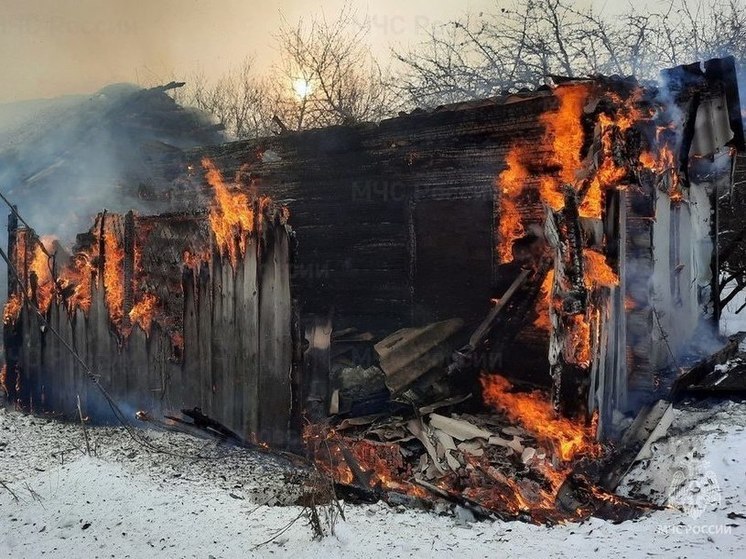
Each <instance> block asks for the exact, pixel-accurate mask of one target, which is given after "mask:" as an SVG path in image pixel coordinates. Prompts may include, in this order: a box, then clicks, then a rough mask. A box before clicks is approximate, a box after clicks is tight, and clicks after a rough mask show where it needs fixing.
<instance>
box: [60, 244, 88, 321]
mask: <svg viewBox="0 0 746 559" xmlns="http://www.w3.org/2000/svg"><path fill="white" fill-rule="evenodd" d="M94 272H95V268H94V267H93V265H92V264H91V255H90V254H88V253H85V252H81V253H78V254H76V255H75V256H74V257H73V259H72V262H71V263H70V265H69V266H67V267H65V268H63V269H62V271H61V274H60V278H59V280H58V283H59V284H60V286H61V288H62V291H63V292H64V291H66V290H68V289H72V293H71V294H70V295H69V296H68V298H67V308H68V310H69V311H70V312H71V313H73V312H75V310H76V309H81V310H82V311H83V312H84V313H85V314H88V311H89V310H91V286H92V284H93V281H92V279H93V273H94Z"/></svg>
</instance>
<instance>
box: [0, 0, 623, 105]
mask: <svg viewBox="0 0 746 559" xmlns="http://www.w3.org/2000/svg"><path fill="white" fill-rule="evenodd" d="M580 1H581V2H582V3H584V4H585V3H587V0H580ZM344 3H345V0H325V1H320V2H309V1H303V0H279V1H272V0H212V1H211V0H25V1H24V0H0V14H1V15H0V72H1V74H0V76H2V77H1V78H0V80H1V81H0V103H2V102H5V101H13V100H19V99H32V98H41V97H52V96H57V95H62V94H69V93H89V92H93V91H95V90H97V89H99V88H100V87H102V86H104V85H106V84H108V83H113V82H123V81H126V82H134V83H140V84H143V85H151V84H153V83H163V82H167V81H170V80H171V79H185V78H187V77H188V76H189V74H191V73H193V72H194V71H195V70H201V71H202V72H203V73H204V74H205V75H207V76H208V77H215V76H218V75H220V74H221V73H223V72H224V71H226V70H228V69H230V68H231V67H235V66H237V65H238V64H240V62H241V61H242V60H243V59H244V58H245V57H246V56H247V55H253V56H255V57H256V59H257V60H258V63H259V65H260V66H261V65H263V66H265V67H266V66H269V65H271V63H272V61H273V60H274V59H275V57H276V52H275V50H274V49H273V46H272V43H273V33H274V32H275V31H276V29H277V27H278V25H279V24H280V22H281V17H282V16H281V14H282V15H284V16H285V17H286V18H287V19H288V20H289V21H291V22H295V21H296V20H297V19H298V18H299V17H301V16H303V15H307V16H311V15H314V14H320V13H321V12H322V10H323V12H324V13H326V14H327V15H328V16H331V17H334V15H335V14H336V12H337V11H338V10H339V9H340V8H341V7H342V6H343V5H344ZM593 3H594V5H596V6H597V7H598V8H604V7H605V6H606V5H607V3H608V5H612V6H613V5H615V3H614V2H608V0H600V1H594V2H593ZM350 4H352V6H354V7H355V9H356V10H357V13H358V14H360V16H361V17H364V16H365V14H366V13H367V15H368V17H369V18H370V22H371V29H370V41H371V45H372V48H373V49H374V52H375V53H376V55H377V56H379V57H380V58H381V59H384V58H386V57H387V56H388V52H389V49H390V48H391V47H400V48H401V47H406V46H407V45H410V44H411V45H414V44H416V43H417V42H419V41H420V40H421V39H422V38H423V35H422V30H423V29H424V28H429V27H430V26H432V25H433V24H437V23H441V22H446V21H449V20H451V19H454V18H457V17H459V16H462V15H463V14H465V13H466V12H467V11H471V12H472V13H478V12H479V11H481V10H488V9H491V8H492V9H494V6H495V4H496V0H465V1H461V2H453V1H445V0H351V1H350Z"/></svg>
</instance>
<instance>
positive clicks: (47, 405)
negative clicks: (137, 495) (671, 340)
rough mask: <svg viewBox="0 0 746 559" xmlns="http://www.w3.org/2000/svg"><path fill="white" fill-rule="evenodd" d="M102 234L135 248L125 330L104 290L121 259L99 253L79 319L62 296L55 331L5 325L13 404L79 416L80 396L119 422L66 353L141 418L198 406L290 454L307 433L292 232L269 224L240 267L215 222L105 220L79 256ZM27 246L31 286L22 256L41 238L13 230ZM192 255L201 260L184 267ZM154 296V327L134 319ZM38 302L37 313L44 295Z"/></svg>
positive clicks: (82, 240)
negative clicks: (296, 408)
mask: <svg viewBox="0 0 746 559" xmlns="http://www.w3.org/2000/svg"><path fill="white" fill-rule="evenodd" d="M97 230H99V231H102V232H103V231H112V232H114V234H115V235H116V236H117V239H118V241H119V245H120V246H122V247H124V255H123V259H124V262H123V266H122V269H121V271H122V277H121V278H120V279H121V280H122V282H123V284H124V297H123V318H122V321H121V323H115V321H114V320H113V319H112V313H111V311H110V309H109V308H108V306H107V300H106V293H107V289H108V286H107V285H106V284H105V282H104V280H103V277H104V271H103V270H104V268H103V267H104V263H105V261H106V259H107V258H112V257H113V256H112V255H111V254H108V253H107V252H106V251H107V249H106V246H105V244H104V243H100V247H101V251H100V252H96V251H95V250H92V251H91V252H92V253H93V254H95V255H96V260H95V266H96V268H97V269H96V270H94V271H93V274H92V287H91V291H90V309H88V310H87V311H86V310H83V309H81V308H76V309H72V310H70V300H69V299H67V298H66V295H65V293H64V292H63V293H60V294H59V295H56V296H55V297H54V299H53V301H52V303H51V304H50V305H49V307H48V309H47V310H46V311H45V313H44V314H45V317H46V320H47V321H48V323H49V326H50V327H51V328H46V327H44V325H43V323H42V321H41V320H40V319H39V317H38V316H37V315H36V313H35V312H34V310H33V309H32V308H30V307H29V305H28V304H24V305H23V306H22V307H21V310H20V314H19V316H18V318H17V319H16V320H15V321H13V322H11V323H10V324H8V323H6V328H5V347H6V358H7V369H6V379H5V388H6V390H7V392H8V394H9V396H10V401H15V402H18V403H19V404H21V405H22V406H24V407H27V408H31V409H33V410H34V411H50V412H56V413H61V414H64V415H67V416H71V417H72V416H74V415H76V414H77V408H76V405H77V401H76V400H77V396H78V395H79V396H80V398H81V400H82V405H83V409H84V411H85V412H86V413H88V414H90V415H91V417H93V418H94V419H98V420H107V419H110V418H112V410H111V409H110V407H109V404H108V403H107V401H106V400H105V398H104V397H103V395H102V393H101V392H100V391H99V390H98V389H97V388H96V387H95V386H94V384H93V383H92V382H91V380H90V379H89V378H86V375H85V373H84V371H83V369H82V368H81V367H80V366H79V365H78V363H77V362H76V361H75V358H74V357H73V355H72V353H71V352H69V351H68V350H67V349H66V348H65V347H64V345H65V343H67V344H69V345H70V346H71V347H72V348H74V350H75V351H76V352H77V353H78V354H79V355H80V357H81V358H82V359H83V360H84V361H85V362H86V363H87V364H88V365H89V366H90V367H91V369H92V370H93V372H94V373H95V374H96V375H98V382H99V383H100V384H101V386H102V387H103V388H104V389H105V390H106V391H107V392H108V393H109V394H110V395H111V396H112V398H113V399H114V400H115V401H116V402H117V403H118V404H119V405H120V407H122V410H123V411H124V412H125V413H127V414H128V415H130V416H131V415H132V414H134V412H135V411H136V410H144V411H147V412H150V413H153V414H158V415H160V414H168V413H174V412H176V413H177V414H178V412H179V410H180V409H183V408H193V407H199V408H201V409H202V411H203V412H204V413H205V414H207V415H209V416H211V417H213V418H215V419H217V420H218V421H220V422H222V423H223V424H225V425H227V426H228V427H229V428H231V429H233V430H234V431H236V432H237V433H240V434H242V435H243V436H245V437H247V438H249V437H251V438H255V439H258V440H260V441H266V442H269V443H272V444H276V445H282V444H285V443H286V442H287V440H288V436H289V434H291V433H292V432H293V431H294V430H295V429H296V428H297V425H291V414H292V411H293V410H292V405H293V402H292V389H291V384H292V383H293V382H295V380H294V379H292V378H291V373H292V358H293V345H292V344H293V335H292V328H291V322H292V312H293V309H292V304H291V295H290V257H291V252H292V250H291V234H290V230H289V228H288V227H287V226H286V225H285V224H284V222H283V221H282V220H281V219H280V218H279V217H277V216H275V217H272V218H271V219H267V218H265V219H264V220H263V221H262V226H261V230H257V231H256V232H255V234H252V235H251V236H250V237H249V244H248V247H247V249H246V252H245V254H244V255H243V256H242V257H241V258H239V260H238V262H237V263H236V265H235V268H234V266H233V265H232V264H231V262H230V261H229V259H228V258H227V257H224V256H222V255H221V251H220V250H219V248H218V247H217V246H216V244H215V239H214V235H212V233H211V229H210V225H209V222H208V219H207V216H206V215H205V214H199V215H165V216H159V217H142V218H141V217H134V216H132V214H128V215H127V216H120V215H112V214H102V215H99V217H98V219H97V222H96V225H95V226H94V228H93V229H92V230H91V232H90V233H88V234H86V235H81V236H79V243H78V245H77V247H76V248H77V249H78V250H82V249H84V248H86V249H87V248H91V245H92V243H99V240H100V237H97V235H96V231H97ZM19 236H24V237H25V238H26V242H24V243H22V245H16V246H15V247H14V246H11V247H10V248H11V251H10V252H11V254H14V255H15V261H16V262H17V263H18V264H19V265H20V267H19V270H20V273H21V274H22V275H23V276H25V279H26V280H28V277H29V274H28V262H29V260H30V258H29V255H28V254H24V253H19V248H20V251H22V252H26V251H27V250H30V249H29V247H31V249H33V247H34V240H33V233H32V232H31V231H28V230H18V231H13V232H12V234H11V236H10V237H11V244H12V243H14V241H15V240H16V239H17V238H18V237H19ZM187 252H189V253H190V254H192V255H194V256H195V258H194V259H192V260H191V261H190V262H187V263H185V262H184V255H185V253H187ZM24 264H25V265H24ZM107 281H108V279H107ZM33 283H34V282H33V281H32V282H30V283H28V282H27V283H26V285H30V284H33ZM13 285H14V284H13ZM146 293H147V294H151V295H154V296H155V297H156V298H157V301H158V303H157V306H156V308H155V309H154V311H153V314H152V323H151V325H149V327H148V326H144V325H138V324H136V323H135V322H134V321H133V320H131V319H130V317H129V313H130V311H131V310H132V308H133V306H134V305H135V304H136V303H137V302H138V301H140V300H141V299H142V297H143V295H144V294H146ZM29 295H30V297H31V299H32V300H34V301H35V302H38V296H37V295H38V293H37V291H36V290H35V289H33V288H32V289H31V293H30V294H29ZM6 322H7V321H6ZM52 329H53V330H54V331H55V332H58V333H59V334H60V336H61V338H62V340H64V342H63V341H61V340H60V339H59V338H58V337H57V336H56V335H54V332H52V331H51V330H52ZM296 434H297V431H296Z"/></svg>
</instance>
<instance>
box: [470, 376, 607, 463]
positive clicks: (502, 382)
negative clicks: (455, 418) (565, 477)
mask: <svg viewBox="0 0 746 559" xmlns="http://www.w3.org/2000/svg"><path fill="white" fill-rule="evenodd" d="M480 381H481V383H482V397H483V398H484V402H485V403H486V404H487V405H489V406H492V407H494V408H495V409H497V410H499V411H501V412H503V413H504V414H505V415H506V416H507V417H508V418H509V419H510V420H512V421H515V422H517V423H519V424H521V425H522V426H523V427H524V428H525V429H526V430H527V431H529V432H531V433H533V434H535V435H536V437H537V438H538V439H539V440H541V441H542V442H544V443H545V444H548V445H550V446H551V447H552V448H553V449H554V451H555V452H556V454H557V457H558V458H560V459H561V460H563V461H569V460H572V459H573V458H575V457H576V456H578V455H579V454H581V453H586V454H596V453H597V452H598V451H599V446H598V444H597V443H596V442H595V440H594V437H593V429H592V428H591V427H585V426H583V425H582V424H580V423H578V422H576V421H572V420H570V419H566V418H563V417H558V416H557V413H556V412H555V411H554V409H553V408H552V404H551V402H550V401H549V399H548V398H547V397H546V396H544V395H543V394H542V393H540V392H511V388H512V386H511V384H510V382H508V380H506V379H505V378H504V377H501V376H499V375H495V374H482V376H481V377H480Z"/></svg>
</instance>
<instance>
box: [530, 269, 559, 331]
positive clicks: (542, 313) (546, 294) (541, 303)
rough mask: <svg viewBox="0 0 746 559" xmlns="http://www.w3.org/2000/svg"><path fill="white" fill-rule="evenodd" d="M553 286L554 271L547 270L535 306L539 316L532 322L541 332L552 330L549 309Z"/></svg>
mask: <svg viewBox="0 0 746 559" xmlns="http://www.w3.org/2000/svg"><path fill="white" fill-rule="evenodd" d="M553 284H554V270H549V272H547V275H546V276H544V281H543V282H542V283H541V296H540V297H539V300H538V304H537V305H536V312H537V314H538V315H539V316H538V317H537V318H536V320H534V326H535V327H536V328H541V329H542V330H546V331H549V330H551V329H552V321H551V320H550V318H549V307H550V306H551V304H552V285H553Z"/></svg>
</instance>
